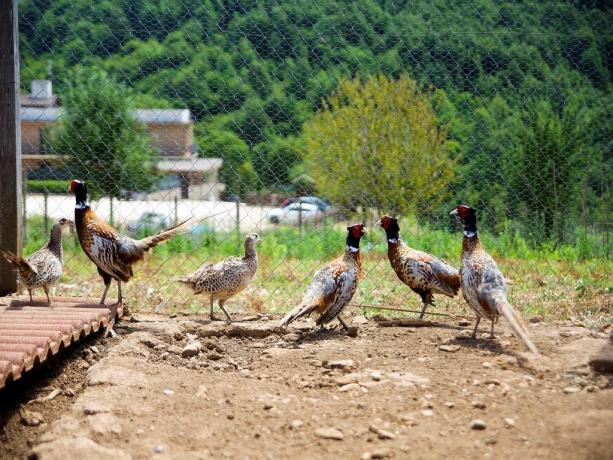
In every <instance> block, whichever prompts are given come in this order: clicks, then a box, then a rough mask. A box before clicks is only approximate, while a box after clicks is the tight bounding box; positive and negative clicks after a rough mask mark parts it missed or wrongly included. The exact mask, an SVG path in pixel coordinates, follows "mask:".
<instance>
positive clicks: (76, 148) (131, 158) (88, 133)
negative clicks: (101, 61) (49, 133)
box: [53, 71, 157, 198]
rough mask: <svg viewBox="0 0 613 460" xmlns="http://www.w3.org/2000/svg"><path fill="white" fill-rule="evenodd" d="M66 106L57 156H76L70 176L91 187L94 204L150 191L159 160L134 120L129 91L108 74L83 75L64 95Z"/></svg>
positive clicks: (57, 136)
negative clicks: (102, 198) (101, 198)
mask: <svg viewBox="0 0 613 460" xmlns="http://www.w3.org/2000/svg"><path fill="white" fill-rule="evenodd" d="M62 102H63V106H64V113H63V115H62V118H61V123H60V124H59V125H58V128H57V131H56V132H55V133H54V136H53V138H54V141H53V150H54V151H55V152H56V153H59V154H68V155H72V157H73V159H74V160H73V161H72V162H71V164H70V171H71V174H73V175H74V176H75V177H78V178H81V179H85V180H88V181H89V182H88V190H89V192H90V194H91V195H92V196H93V197H94V198H95V197H96V196H100V195H112V196H115V197H119V196H120V195H121V193H122V191H124V190H145V191H146V190H148V189H149V188H150V187H151V185H152V184H153V182H154V181H155V174H154V170H153V168H154V166H155V159H156V156H157V155H156V152H155V150H154V149H153V148H152V147H151V145H150V144H149V138H148V136H147V134H146V132H145V129H144V127H143V126H142V125H140V124H139V123H138V122H137V121H136V120H135V119H134V114H133V112H132V107H131V106H130V93H129V91H128V90H127V89H126V88H125V87H124V86H122V85H120V84H118V83H116V82H115V81H113V80H112V79H111V78H109V76H108V75H107V74H106V73H105V72H103V71H96V72H93V73H89V74H88V75H85V74H84V73H79V74H77V76H76V78H75V79H74V81H73V82H72V83H71V84H70V85H69V86H68V87H67V88H66V90H65V91H64V92H63V95H62Z"/></svg>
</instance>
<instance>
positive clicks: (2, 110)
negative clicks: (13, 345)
mask: <svg viewBox="0 0 613 460" xmlns="http://www.w3.org/2000/svg"><path fill="white" fill-rule="evenodd" d="M17 30H18V28H17V0H0V133H2V134H1V135H0V171H1V173H0V177H1V178H2V180H0V203H2V205H1V206H0V245H1V246H2V249H5V250H9V251H12V252H14V253H16V254H18V255H20V254H21V248H22V240H21V224H22V217H21V216H22V214H21V213H22V200H23V191H22V189H21V186H22V177H21V126H20V114H19V111H20V101H19V40H18V37H17ZM16 290H17V278H16V276H15V274H14V273H13V272H12V270H11V268H10V266H9V265H8V264H6V263H0V295H6V294H9V293H11V292H15V291H16Z"/></svg>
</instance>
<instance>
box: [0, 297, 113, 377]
mask: <svg viewBox="0 0 613 460" xmlns="http://www.w3.org/2000/svg"><path fill="white" fill-rule="evenodd" d="M122 315H123V306H122V305H120V306H117V305H99V304H97V303H96V300H95V299H78V298H62V297H52V298H51V305H49V304H47V303H46V302H45V301H44V299H43V298H40V297H38V298H35V299H34V301H33V302H30V301H29V299H26V298H21V299H18V300H13V301H11V303H10V305H9V306H8V307H7V306H0V389H1V388H2V387H4V385H5V384H6V382H7V381H11V380H17V379H19V378H20V377H21V374H23V373H24V372H27V371H29V370H30V369H32V368H33V367H34V366H36V365H37V364H40V363H42V362H43V361H45V360H46V359H47V358H48V357H49V356H51V355H55V354H56V353H58V352H59V351H60V350H62V349H63V348H66V347H68V346H70V344H71V343H73V342H76V341H77V340H79V339H80V338H82V337H85V336H87V335H89V334H90V333H92V332H97V331H99V330H100V329H101V328H103V327H105V326H106V325H108V323H109V321H110V320H111V318H119V317H121V316H122Z"/></svg>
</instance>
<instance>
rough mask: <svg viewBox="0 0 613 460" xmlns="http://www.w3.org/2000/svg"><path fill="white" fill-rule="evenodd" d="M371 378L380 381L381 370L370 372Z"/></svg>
mask: <svg viewBox="0 0 613 460" xmlns="http://www.w3.org/2000/svg"><path fill="white" fill-rule="evenodd" d="M370 378H371V379H373V380H376V381H377V382H378V381H379V380H381V372H379V371H374V372H371V373H370Z"/></svg>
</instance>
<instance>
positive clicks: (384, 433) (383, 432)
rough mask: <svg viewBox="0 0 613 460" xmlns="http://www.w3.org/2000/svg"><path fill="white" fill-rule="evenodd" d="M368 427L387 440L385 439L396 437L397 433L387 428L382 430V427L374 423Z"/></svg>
mask: <svg viewBox="0 0 613 460" xmlns="http://www.w3.org/2000/svg"><path fill="white" fill-rule="evenodd" d="M368 429H369V430H370V431H371V432H373V433H375V434H376V435H377V437H378V438H379V439H381V440H385V439H394V438H396V435H395V434H394V433H392V432H390V431H386V430H382V429H381V428H378V427H376V426H374V425H370V426H369V427H368Z"/></svg>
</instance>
